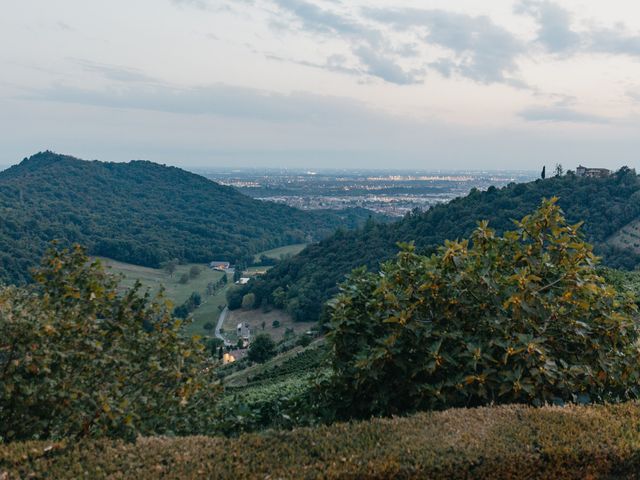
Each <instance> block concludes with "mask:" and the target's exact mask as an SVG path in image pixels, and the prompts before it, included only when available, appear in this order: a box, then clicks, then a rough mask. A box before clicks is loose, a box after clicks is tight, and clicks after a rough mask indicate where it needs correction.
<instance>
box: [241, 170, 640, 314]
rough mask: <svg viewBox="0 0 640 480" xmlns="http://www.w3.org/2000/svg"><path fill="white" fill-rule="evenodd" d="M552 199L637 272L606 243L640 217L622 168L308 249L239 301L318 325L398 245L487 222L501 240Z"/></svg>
mask: <svg viewBox="0 0 640 480" xmlns="http://www.w3.org/2000/svg"><path fill="white" fill-rule="evenodd" d="M552 196H557V197H559V204H560V206H561V207H562V208H563V209H564V211H565V213H566V215H567V218H568V219H569V221H571V222H578V221H582V220H584V221H585V225H584V226H583V232H584V233H585V234H586V238H587V239H588V240H589V241H590V242H592V243H594V244H595V247H596V252H597V253H598V254H600V255H603V257H604V262H605V263H606V264H609V265H611V266H616V267H626V268H632V267H634V266H636V265H638V264H640V257H639V256H638V255H637V254H635V253H633V251H631V250H626V249H617V248H615V247H613V246H612V245H610V244H608V243H607V239H608V238H609V237H610V236H611V235H612V234H614V233H615V232H617V231H618V230H619V229H621V228H622V227H623V226H625V225H626V224H628V223H629V222H631V221H633V220H634V219H636V218H638V217H640V181H639V179H638V176H636V174H635V171H633V170H629V169H627V168H623V169H621V170H620V171H619V172H617V173H616V174H615V175H612V176H611V177H608V178H603V179H589V178H578V177H575V176H574V175H571V174H569V175H566V176H564V177H560V178H549V179H547V180H537V181H535V182H531V183H524V184H511V185H509V186H507V187H504V188H502V189H496V188H494V187H491V188H489V190H488V191H486V192H480V191H472V192H471V193H470V194H469V195H468V196H466V197H463V198H458V199H456V200H453V201H452V202H450V203H448V204H444V205H439V206H436V207H434V208H432V209H430V210H429V211H427V212H424V213H413V214H410V215H408V216H406V217H405V218H404V219H402V220H400V221H398V222H396V223H393V224H386V225H378V224H374V223H373V222H368V223H367V225H366V226H365V227H363V228H362V229H361V230H359V231H352V232H338V233H337V234H336V235H334V236H333V237H331V238H329V239H327V240H324V241H322V242H320V243H319V244H316V245H311V246H309V247H308V248H306V249H305V250H304V251H302V252H301V253H300V254H299V255H297V256H295V257H293V258H291V259H290V260H287V261H284V262H281V263H280V264H279V265H277V266H276V267H275V268H273V269H272V270H271V271H270V272H269V273H268V274H267V275H265V276H264V277H262V278H261V279H258V280H256V281H254V282H251V284H250V285H247V286H246V287H245V288H244V289H243V290H242V291H241V292H239V293H241V294H244V293H247V292H249V291H252V292H253V293H255V294H256V300H257V301H256V305H260V304H262V303H264V302H268V303H271V304H273V305H275V306H277V307H280V308H286V309H287V310H289V312H290V313H292V314H293V315H294V318H296V319H298V320H315V319H318V318H319V316H320V313H321V307H322V304H323V302H325V301H326V300H328V299H329V298H330V297H331V296H333V295H334V294H335V293H336V292H337V286H336V285H337V283H339V282H340V281H342V280H343V279H344V276H345V275H346V274H347V273H349V272H350V271H351V270H352V269H354V268H356V267H358V266H361V265H365V266H367V267H369V268H377V267H378V264H379V263H380V262H381V261H383V260H385V259H388V258H390V257H391V256H392V255H393V254H394V253H395V252H396V251H397V242H399V241H402V242H408V241H413V242H415V244H416V246H417V247H418V248H419V249H422V250H423V251H428V250H429V249H432V248H434V246H437V245H440V244H442V243H443V242H444V240H446V239H456V238H462V237H466V236H468V235H469V234H470V233H471V232H472V230H473V229H474V228H475V227H476V225H477V221H478V220H489V221H490V226H491V227H493V228H494V229H496V230H498V231H499V232H502V231H504V230H505V229H506V230H508V229H510V228H512V227H513V222H512V220H514V219H521V218H522V217H523V216H525V215H527V214H528V213H530V212H531V211H532V210H534V209H535V208H537V207H538V206H539V205H540V201H541V199H542V198H543V197H547V198H549V197H552ZM638 241H640V240H638Z"/></svg>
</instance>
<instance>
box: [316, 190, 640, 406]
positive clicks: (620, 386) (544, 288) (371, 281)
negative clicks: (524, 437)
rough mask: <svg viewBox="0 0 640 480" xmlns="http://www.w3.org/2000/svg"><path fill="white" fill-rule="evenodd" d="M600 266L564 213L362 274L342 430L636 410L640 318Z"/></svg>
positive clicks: (338, 361) (335, 336) (351, 307)
mask: <svg viewBox="0 0 640 480" xmlns="http://www.w3.org/2000/svg"><path fill="white" fill-rule="evenodd" d="M596 264H597V259H596V257H594V255H593V253H592V251H591V247H590V246H589V245H588V244H586V243H585V242H584V241H583V240H582V237H581V235H580V234H579V225H575V226H572V225H567V223H566V222H565V219H564V217H563V215H562V212H561V210H560V208H559V207H558V206H557V205H556V204H555V200H551V201H545V202H543V205H542V207H541V208H540V209H539V210H538V211H536V212H534V213H533V214H532V215H528V216H526V217H525V218H523V219H522V221H520V222H516V230H514V231H511V232H506V233H505V234H504V236H497V235H496V234H495V233H494V231H493V230H491V229H489V228H488V226H487V224H486V222H482V223H480V225H479V227H478V228H477V230H476V231H475V232H474V233H473V235H472V237H471V241H470V242H469V241H466V240H465V241H452V242H447V243H446V244H445V246H444V247H442V248H441V249H440V251H439V253H437V254H435V255H433V256H431V257H426V256H421V255H418V254H416V253H415V251H414V249H413V248H412V247H411V246H405V247H404V248H403V250H402V251H401V252H400V253H399V254H398V256H397V258H396V260H395V261H393V262H389V263H387V264H385V265H384V266H383V268H382V271H381V272H380V273H375V274H374V273H366V272H365V271H363V270H360V271H356V272H355V273H354V274H353V275H352V276H351V277H350V278H349V280H348V281H347V282H346V283H345V284H344V285H343V286H342V293H341V295H340V296H339V297H338V298H337V300H336V301H335V304H334V307H333V318H332V324H331V332H330V335H329V345H330V347H331V350H332V366H333V371H334V376H333V381H332V382H331V384H330V385H328V386H327V388H328V389H329V393H328V396H329V401H330V403H331V404H332V407H333V408H334V409H335V411H336V412H337V416H338V418H350V417H368V416H370V415H389V414H394V413H402V412H408V411H415V410H422V409H433V408H436V409H442V408H449V407H460V406H478V405H486V404H490V403H529V404H533V405H543V404H545V403H556V404H562V403H564V402H580V403H587V402H592V401H600V402H601V401H620V400H623V399H627V398H637V396H638V394H639V393H640V392H639V388H638V387H639V377H640V354H639V350H638V345H637V341H638V327H637V324H636V321H635V319H634V315H635V314H636V306H635V304H634V303H633V301H632V299H631V298H630V297H627V296H622V295H621V294H620V293H619V292H617V291H616V290H615V289H614V288H613V287H611V286H610V285H608V284H607V283H606V281H605V280H604V279H603V278H602V277H600V276H599V275H598V273H597V271H596ZM320 393H321V394H322V393H323V392H322V391H321V392H320Z"/></svg>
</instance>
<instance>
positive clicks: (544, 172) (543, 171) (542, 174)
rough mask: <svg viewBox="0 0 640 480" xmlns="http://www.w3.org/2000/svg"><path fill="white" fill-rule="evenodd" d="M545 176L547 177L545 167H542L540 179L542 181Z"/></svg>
mask: <svg viewBox="0 0 640 480" xmlns="http://www.w3.org/2000/svg"><path fill="white" fill-rule="evenodd" d="M546 176H547V167H546V166H543V167H542V173H541V174H540V178H542V179H543V180H544V179H545V177H546Z"/></svg>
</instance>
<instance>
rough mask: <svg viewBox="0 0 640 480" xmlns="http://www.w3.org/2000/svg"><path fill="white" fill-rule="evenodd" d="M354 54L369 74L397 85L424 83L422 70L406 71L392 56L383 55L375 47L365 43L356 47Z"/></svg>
mask: <svg viewBox="0 0 640 480" xmlns="http://www.w3.org/2000/svg"><path fill="white" fill-rule="evenodd" d="M354 54H355V55H356V56H357V57H358V59H360V61H361V62H362V64H363V65H364V66H365V69H366V72H367V73H368V74H369V75H372V76H374V77H378V78H382V79H383V80H385V81H387V82H389V83H395V84H397V85H411V84H414V83H422V76H421V73H422V72H415V73H414V72H405V71H404V70H403V69H402V68H400V67H399V66H398V65H397V64H396V63H395V62H394V61H393V60H392V59H391V58H390V57H387V56H385V55H381V54H380V53H378V51H376V50H374V49H373V48H370V47H368V46H364V45H363V46H361V47H359V48H357V49H355V51H354Z"/></svg>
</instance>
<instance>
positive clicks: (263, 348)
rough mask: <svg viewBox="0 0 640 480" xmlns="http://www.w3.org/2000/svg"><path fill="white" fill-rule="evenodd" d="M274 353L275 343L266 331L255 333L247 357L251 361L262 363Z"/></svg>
mask: <svg viewBox="0 0 640 480" xmlns="http://www.w3.org/2000/svg"><path fill="white" fill-rule="evenodd" d="M275 354H276V344H275V342H274V341H273V340H272V339H271V336H270V335H269V334H267V333H261V334H259V335H256V338H254V339H253V341H252V342H251V345H249V352H248V353H247V357H248V358H249V360H251V361H252V362H258V363H264V362H266V361H267V360H269V359H270V358H272V357H274V356H275Z"/></svg>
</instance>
